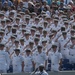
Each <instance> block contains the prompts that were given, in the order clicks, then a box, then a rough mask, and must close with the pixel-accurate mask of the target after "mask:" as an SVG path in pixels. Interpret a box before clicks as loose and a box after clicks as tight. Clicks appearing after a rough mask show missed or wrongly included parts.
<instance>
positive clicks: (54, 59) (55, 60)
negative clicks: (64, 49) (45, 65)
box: [48, 51, 62, 71]
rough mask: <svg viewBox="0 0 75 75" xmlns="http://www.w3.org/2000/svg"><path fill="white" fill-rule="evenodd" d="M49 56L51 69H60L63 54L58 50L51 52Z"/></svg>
mask: <svg viewBox="0 0 75 75" xmlns="http://www.w3.org/2000/svg"><path fill="white" fill-rule="evenodd" d="M48 58H49V59H50V60H51V70H53V71H59V61H60V59H62V54H61V53H59V52H58V51H56V52H55V53H54V52H53V51H52V52H50V53H49V55H48Z"/></svg>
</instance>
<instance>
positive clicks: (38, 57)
mask: <svg viewBox="0 0 75 75" xmlns="http://www.w3.org/2000/svg"><path fill="white" fill-rule="evenodd" d="M33 57H34V62H35V69H36V68H38V67H39V65H40V64H44V66H45V69H46V67H47V55H46V53H45V52H44V51H43V50H42V46H41V45H38V47H37V51H35V52H34V53H33Z"/></svg>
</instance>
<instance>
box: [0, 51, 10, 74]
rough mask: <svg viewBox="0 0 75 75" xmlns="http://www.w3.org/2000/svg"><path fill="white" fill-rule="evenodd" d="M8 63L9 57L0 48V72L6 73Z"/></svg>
mask: <svg viewBox="0 0 75 75" xmlns="http://www.w3.org/2000/svg"><path fill="white" fill-rule="evenodd" d="M9 65H10V59H9V55H8V53H7V52H5V51H1V50H0V73H6V72H7V70H8V69H9Z"/></svg>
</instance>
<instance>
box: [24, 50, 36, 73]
mask: <svg viewBox="0 0 75 75" xmlns="http://www.w3.org/2000/svg"><path fill="white" fill-rule="evenodd" d="M34 69H35V64H34V60H33V57H32V55H31V50H30V49H26V54H25V56H24V72H32V71H33V70H34Z"/></svg>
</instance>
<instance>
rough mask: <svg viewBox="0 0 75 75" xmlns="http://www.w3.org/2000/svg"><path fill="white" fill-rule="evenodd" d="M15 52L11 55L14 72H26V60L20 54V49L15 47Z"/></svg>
mask: <svg viewBox="0 0 75 75" xmlns="http://www.w3.org/2000/svg"><path fill="white" fill-rule="evenodd" d="M14 51H15V54H14V55H13V56H12V57H11V60H12V65H13V73H20V72H24V60H23V57H22V56H21V55H20V49H15V50H14Z"/></svg>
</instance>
